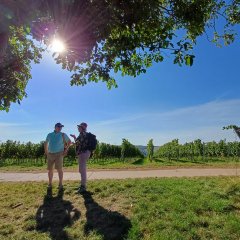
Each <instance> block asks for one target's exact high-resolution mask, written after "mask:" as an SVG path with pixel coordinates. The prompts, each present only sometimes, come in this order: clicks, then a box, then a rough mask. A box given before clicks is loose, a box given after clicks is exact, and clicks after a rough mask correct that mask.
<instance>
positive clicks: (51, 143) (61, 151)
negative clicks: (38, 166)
mask: <svg viewBox="0 0 240 240" xmlns="http://www.w3.org/2000/svg"><path fill="white" fill-rule="evenodd" d="M63 127H64V126H63V125H62V124H61V123H56V124H55V129H54V131H53V132H51V133H49V134H48V135H47V138H46V141H45V144H44V150H45V154H46V156H47V165H48V167H47V169H48V179H49V184H48V188H52V179H53V167H54V165H55V169H57V171H58V177H59V189H61V190H62V189H63V183H62V181H63V170H62V167H63V157H64V156H65V155H66V154H67V151H68V148H69V146H70V144H71V140H70V139H69V137H68V136H67V134H65V133H62V132H61V130H62V128H63Z"/></svg>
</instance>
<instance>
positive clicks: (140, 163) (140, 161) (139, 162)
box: [132, 158, 144, 165]
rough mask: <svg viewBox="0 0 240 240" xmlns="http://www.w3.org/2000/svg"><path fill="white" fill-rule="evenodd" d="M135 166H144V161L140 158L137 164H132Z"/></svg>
mask: <svg viewBox="0 0 240 240" xmlns="http://www.w3.org/2000/svg"><path fill="white" fill-rule="evenodd" d="M132 164H133V165H143V164H144V159H143V158H140V159H138V160H136V161H135V162H133V163H132Z"/></svg>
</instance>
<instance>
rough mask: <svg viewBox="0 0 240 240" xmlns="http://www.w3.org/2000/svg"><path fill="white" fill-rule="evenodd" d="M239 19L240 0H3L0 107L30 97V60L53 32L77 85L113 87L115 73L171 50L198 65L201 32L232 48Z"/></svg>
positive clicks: (136, 68) (59, 58)
mask: <svg viewBox="0 0 240 240" xmlns="http://www.w3.org/2000/svg"><path fill="white" fill-rule="evenodd" d="M239 22H240V0H229V1H224V0H148V1H144V0H129V1H126V0H18V1H15V0H0V109H1V110H8V109H9V107H10V104H11V103H12V102H19V103H20V101H21V100H22V99H23V98H24V97H25V96H26V92H25V88H26V85H27V83H28V80H29V79H30V78H31V72H30V70H31V63H32V62H34V63H39V61H40V59H41V58H42V52H43V51H44V50H45V49H46V48H47V46H49V45H50V44H51V42H52V40H53V38H54V37H55V38H59V39H61V40H62V41H63V42H64V43H65V46H66V50H65V51H64V52H61V53H54V54H53V57H54V59H55V60H56V63H57V64H61V66H62V68H63V69H67V70H68V71H71V72H72V76H71V80H70V84H71V85H85V84H87V83H88V82H98V81H102V82H105V83H106V84H107V87H108V88H111V87H116V86H117V84H116V79H115V78H114V74H113V73H114V72H115V73H117V72H121V74H122V75H123V76H124V75H130V76H134V77H136V76H137V75H139V74H141V73H145V72H146V69H147V68H148V67H150V66H151V65H152V64H153V63H154V62H162V61H163V60H164V57H165V53H166V52H167V53H170V54H173V62H174V64H179V65H180V66H181V65H183V64H186V65H189V66H191V65H192V64H193V59H194V54H193V47H194V45H195V44H196V42H197V37H198V36H201V35H203V34H206V36H207V38H208V39H209V40H210V41H213V42H215V43H216V44H218V45H219V44H225V45H228V44H230V43H232V42H233V40H234V39H235V35H236V32H235V31H234V26H235V25H238V24H239ZM219 26H221V28H218V27H219ZM217 28H218V31H217ZM209 34H211V35H212V37H211V36H209Z"/></svg>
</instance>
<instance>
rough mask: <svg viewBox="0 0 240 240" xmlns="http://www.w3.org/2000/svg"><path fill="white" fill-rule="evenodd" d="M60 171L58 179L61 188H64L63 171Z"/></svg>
mask: <svg viewBox="0 0 240 240" xmlns="http://www.w3.org/2000/svg"><path fill="white" fill-rule="evenodd" d="M57 171H58V178H59V187H62V185H63V170H62V169H57Z"/></svg>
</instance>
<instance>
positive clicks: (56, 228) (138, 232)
mask: <svg viewBox="0 0 240 240" xmlns="http://www.w3.org/2000/svg"><path fill="white" fill-rule="evenodd" d="M56 184H57V183H56ZM46 186H47V185H46V183H43V182H42V183H35V182H34V183H0V193H1V194H0V219H1V221H0V239H19V240H20V239H45V240H46V239H83V240H84V239H86V240H96V239H99V240H100V239H105V240H109V239H119V240H121V239H122V240H123V239H131V240H137V239H144V240H155V239H156V240H157V239H159V240H160V239H164V240H166V239H169V240H174V239H178V240H181V239H184V240H185V239H224V240H228V239H229V240H230V239H231V240H234V239H236V240H237V239H240V179H239V178H237V177H215V178H189V179H188V178H181V179H179V178H172V179H151V178H149V179H132V180H129V179H127V180H101V181H100V180H98V181H90V182H89V184H88V190H89V192H88V193H86V194H84V195H77V194H75V190H74V188H75V187H76V186H77V182H67V183H66V184H65V188H66V190H65V192H64V194H58V193H57V189H56V188H55V187H54V188H53V193H52V196H51V194H50V193H48V194H47V193H46Z"/></svg>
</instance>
